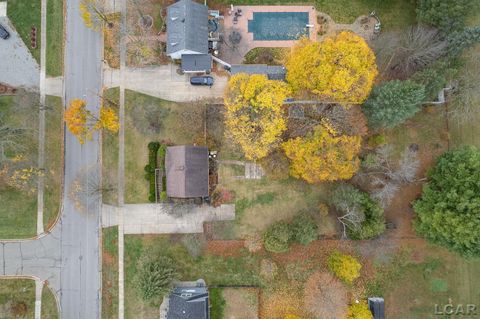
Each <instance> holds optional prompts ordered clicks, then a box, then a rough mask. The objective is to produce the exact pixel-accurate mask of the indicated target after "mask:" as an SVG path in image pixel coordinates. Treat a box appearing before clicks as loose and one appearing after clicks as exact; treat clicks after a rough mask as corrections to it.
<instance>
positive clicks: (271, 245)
mask: <svg viewBox="0 0 480 319" xmlns="http://www.w3.org/2000/svg"><path fill="white" fill-rule="evenodd" d="M291 239H292V232H291V230H290V227H289V225H288V224H287V223H285V222H278V223H275V224H273V225H271V226H270V227H269V228H268V229H267V231H266V232H265V233H264V234H263V243H264V246H265V249H266V250H267V251H270V252H273V253H283V252H286V251H288V248H289V244H290V241H291Z"/></svg>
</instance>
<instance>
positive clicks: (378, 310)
mask: <svg viewBox="0 0 480 319" xmlns="http://www.w3.org/2000/svg"><path fill="white" fill-rule="evenodd" d="M368 308H369V309H370V311H371V312H372V315H373V318H374V319H385V301H384V300H383V298H380V297H371V298H368Z"/></svg>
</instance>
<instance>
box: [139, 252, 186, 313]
mask: <svg viewBox="0 0 480 319" xmlns="http://www.w3.org/2000/svg"><path fill="white" fill-rule="evenodd" d="M173 265H174V261H173V260H172V259H171V258H169V257H166V256H151V255H149V254H145V255H143V256H142V257H141V258H140V259H139V261H138V263H137V273H136V276H135V283H136V286H137V289H138V292H139V293H140V296H141V298H142V299H143V300H144V301H146V302H150V303H152V304H153V305H155V306H157V305H159V304H160V303H161V301H162V298H163V296H164V295H166V294H167V293H169V292H170V290H171V289H172V286H173V282H174V280H176V278H177V273H176V270H175V268H174V266H173Z"/></svg>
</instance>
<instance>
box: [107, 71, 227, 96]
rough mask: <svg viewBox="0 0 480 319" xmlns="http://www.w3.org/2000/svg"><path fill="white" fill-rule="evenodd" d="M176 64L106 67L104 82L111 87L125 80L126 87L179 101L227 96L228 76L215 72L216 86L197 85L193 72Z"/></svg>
mask: <svg viewBox="0 0 480 319" xmlns="http://www.w3.org/2000/svg"><path fill="white" fill-rule="evenodd" d="M176 68H177V66H175V65H173V64H169V65H162V66H158V67H150V68H141V69H132V68H125V69H122V71H121V72H120V70H118V69H110V68H108V69H105V70H104V85H105V86H106V87H109V88H110V87H117V86H120V85H121V84H122V85H123V87H124V88H125V89H128V90H133V91H137V92H140V93H144V94H148V95H151V96H155V97H158V98H161V99H165V100H169V101H175V102H186V101H194V100H198V99H204V98H221V97H223V93H224V90H225V87H226V86H227V82H228V77H220V76H216V75H215V74H211V76H213V77H214V79H215V84H214V85H213V86H212V87H207V86H193V85H191V84H190V82H189V76H188V75H179V74H177V73H176Z"/></svg>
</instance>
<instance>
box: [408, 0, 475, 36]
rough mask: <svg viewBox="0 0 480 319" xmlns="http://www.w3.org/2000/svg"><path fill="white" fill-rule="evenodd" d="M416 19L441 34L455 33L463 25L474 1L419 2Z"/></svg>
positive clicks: (433, 0) (434, 0) (430, 0)
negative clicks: (437, 29)
mask: <svg viewBox="0 0 480 319" xmlns="http://www.w3.org/2000/svg"><path fill="white" fill-rule="evenodd" d="M417 3H418V4H417V18H418V20H419V21H420V22H424V23H427V24H430V25H432V26H435V27H437V28H439V29H440V30H442V31H443V32H446V33H447V32H450V31H457V30H459V29H461V28H462V27H463V26H464V25H465V19H466V16H467V15H468V12H469V11H470V9H472V7H473V4H474V0H455V1H445V0H419V1H418V2H417Z"/></svg>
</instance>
